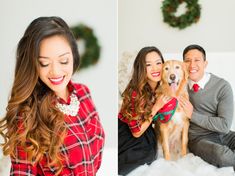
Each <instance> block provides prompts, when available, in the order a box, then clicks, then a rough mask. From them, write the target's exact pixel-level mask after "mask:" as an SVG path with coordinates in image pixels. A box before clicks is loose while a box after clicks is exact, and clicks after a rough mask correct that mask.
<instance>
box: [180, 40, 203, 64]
mask: <svg viewBox="0 0 235 176" xmlns="http://www.w3.org/2000/svg"><path fill="white" fill-rule="evenodd" d="M193 49H196V50H198V51H200V52H201V53H202V54H203V58H204V61H205V60H206V52H205V50H204V49H203V48H202V47H201V46H199V45H196V44H193V45H189V46H187V47H186V48H185V49H184V51H183V60H185V54H186V53H187V52H188V51H190V50H193Z"/></svg>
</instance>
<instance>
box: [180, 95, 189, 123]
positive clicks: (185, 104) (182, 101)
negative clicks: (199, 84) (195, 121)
mask: <svg viewBox="0 0 235 176" xmlns="http://www.w3.org/2000/svg"><path fill="white" fill-rule="evenodd" d="M178 100H179V105H180V108H182V109H183V111H184V113H185V115H186V116H187V117H188V118H189V119H191V117H192V114H193V105H192V104H191V103H190V101H189V100H187V99H186V98H185V97H183V96H180V97H179V99H178Z"/></svg>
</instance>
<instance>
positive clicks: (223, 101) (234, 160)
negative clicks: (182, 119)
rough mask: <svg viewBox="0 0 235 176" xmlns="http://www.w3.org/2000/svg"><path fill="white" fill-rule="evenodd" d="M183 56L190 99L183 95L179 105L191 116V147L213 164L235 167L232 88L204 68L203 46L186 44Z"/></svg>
mask: <svg viewBox="0 0 235 176" xmlns="http://www.w3.org/2000/svg"><path fill="white" fill-rule="evenodd" d="M183 60H184V62H185V63H186V65H187V67H188V69H189V83H188V92H189V99H190V102H191V103H190V102H189V101H187V100H185V99H183V98H181V99H180V105H181V107H183V109H184V111H185V112H186V114H187V115H188V117H189V118H190V128H189V143H188V147H189V150H190V152H192V153H194V154H195V155H197V156H200V157H201V158H202V159H203V160H205V161H207V162H208V163H210V164H213V165H215V166H217V167H224V166H233V168H234V170H235V151H234V150H235V132H232V131H230V127H231V124H232V119H233V110H234V109H233V108H234V104H233V92H232V88H231V86H230V84H229V83H228V82H227V81H225V80H224V79H222V78H219V77H218V76H216V75H214V74H212V73H207V72H205V69H206V66H207V63H208V62H207V60H206V52H205V50H204V49H203V48H202V47H201V46H199V45H189V46H188V47H186V48H185V49H184V51H183ZM221 62H222V60H221ZM218 64H219V63H218Z"/></svg>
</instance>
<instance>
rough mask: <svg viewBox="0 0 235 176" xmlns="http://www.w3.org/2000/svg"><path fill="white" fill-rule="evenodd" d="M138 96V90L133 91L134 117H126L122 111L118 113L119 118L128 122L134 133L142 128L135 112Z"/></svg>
mask: <svg viewBox="0 0 235 176" xmlns="http://www.w3.org/2000/svg"><path fill="white" fill-rule="evenodd" d="M136 96H137V93H136V91H133V92H132V96H131V106H132V117H134V119H131V120H127V119H125V117H124V116H123V114H122V113H119V114H118V118H119V119H120V120H121V121H123V122H125V123H127V124H128V126H129V128H130V130H131V132H132V133H137V132H139V131H140V130H141V122H140V120H139V117H138V115H137V114H136V112H135V98H136Z"/></svg>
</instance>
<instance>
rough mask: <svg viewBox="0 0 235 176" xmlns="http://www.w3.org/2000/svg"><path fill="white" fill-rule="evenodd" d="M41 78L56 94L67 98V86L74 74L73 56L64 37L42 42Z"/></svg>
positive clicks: (40, 56)
mask: <svg viewBox="0 0 235 176" xmlns="http://www.w3.org/2000/svg"><path fill="white" fill-rule="evenodd" d="M38 59H39V77H40V79H41V80H42V82H44V83H45V84H46V85H47V86H48V87H49V88H50V89H51V90H53V91H54V92H55V94H56V95H57V96H59V97H61V98H64V99H65V98H67V85H68V83H69V81H70V80H71V77H72V74H73V54H72V50H71V47H70V45H69V43H68V41H67V40H66V39H65V38H64V37H63V36H59V35H56V36H52V37H48V38H45V39H43V40H42V41H41V44H40V52H39V58H38Z"/></svg>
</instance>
